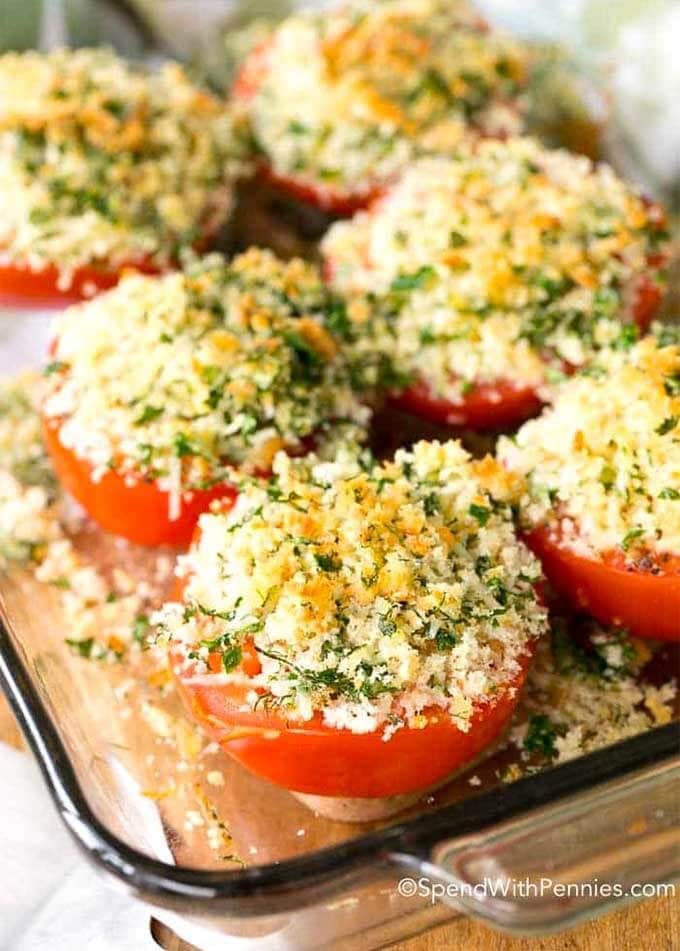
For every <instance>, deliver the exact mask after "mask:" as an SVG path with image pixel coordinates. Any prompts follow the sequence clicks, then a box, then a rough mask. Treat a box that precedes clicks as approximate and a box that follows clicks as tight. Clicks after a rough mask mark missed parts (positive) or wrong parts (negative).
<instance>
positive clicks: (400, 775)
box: [172, 652, 531, 798]
mask: <svg viewBox="0 0 680 951" xmlns="http://www.w3.org/2000/svg"><path fill="white" fill-rule="evenodd" d="M530 659H531V652H529V653H527V654H526V655H525V656H524V657H523V658H522V659H521V660H520V664H521V670H520V672H519V673H518V675H517V676H516V677H515V679H514V680H513V681H512V683H511V684H509V685H508V687H507V688H506V689H505V690H504V691H502V692H500V693H499V694H498V695H497V696H496V699H495V702H494V703H480V704H477V705H476V706H475V709H474V712H473V715H472V721H471V723H470V729H469V730H468V732H463V731H462V730H460V729H459V728H458V727H457V726H456V725H455V724H454V722H453V721H452V720H451V719H450V718H449V717H448V716H447V715H446V714H444V713H441V714H439V718H438V719H437V720H436V722H433V723H430V724H429V725H428V726H426V727H425V728H424V729H412V728H409V727H404V728H402V729H400V730H397V731H396V732H395V733H394V734H393V735H392V736H391V738H390V739H389V740H384V739H383V738H382V733H381V732H374V733H352V732H351V731H349V730H339V729H334V728H333V727H328V726H324V724H323V722H322V720H321V717H320V715H316V716H315V717H314V719H312V720H311V721H310V722H308V723H304V724H292V723H289V722H287V721H286V720H285V719H284V718H283V717H281V716H280V715H277V714H276V713H271V712H268V711H266V710H264V709H257V710H255V711H253V710H252V709H250V708H248V702H247V700H246V694H247V692H248V687H247V681H246V683H244V684H242V685H241V686H240V689H239V686H238V685H236V684H231V683H229V684H225V683H224V682H219V681H218V678H217V677H216V682H215V683H214V684H213V683H211V682H210V677H211V675H210V674H206V675H204V676H201V677H198V678H196V679H192V676H191V671H185V670H183V669H182V666H181V663H180V662H179V658H178V657H177V656H175V657H173V659H172V660H173V663H172V666H173V669H174V672H175V677H176V681H177V685H178V690H179V693H180V695H181V697H182V699H183V700H184V702H185V704H186V706H187V709H188V710H189V711H190V712H191V714H192V715H193V717H194V719H195V720H196V721H197V722H198V723H199V724H200V725H201V726H202V727H203V729H204V730H205V731H206V732H207V734H208V735H209V736H210V737H211V738H212V739H214V740H215V741H216V742H217V743H219V744H220V746H221V747H222V749H223V750H224V751H225V752H226V753H228V754H229V755H230V756H232V757H233V758H234V759H236V760H237V761H238V762H239V763H241V765H243V766H245V767H246V769H249V770H250V771H251V772H253V773H255V774H256V775H257V776H259V777H261V778H262V779H265V780H267V781H268V782H271V783H274V784H275V785H277V786H282V787H283V788H285V789H290V790H293V791H294V792H301V793H308V794H310V795H318V796H342V797H361V798H382V797H385V796H394V795H401V794H404V793H410V792H415V791H417V790H420V789H423V790H424V789H427V788H428V787H429V786H432V785H433V784H435V783H437V782H440V781H442V780H444V779H445V778H446V777H447V776H449V775H451V774H452V773H453V772H454V771H455V770H457V769H459V768H460V767H462V766H464V765H465V764H466V763H469V762H471V761H472V760H473V759H474V758H476V757H477V756H478V755H479V754H480V753H481V752H482V751H483V750H484V749H486V748H487V747H488V746H489V745H490V744H491V743H493V741H494V740H495V739H497V738H498V737H499V736H500V735H501V733H502V732H503V729H504V727H505V726H506V724H507V723H508V720H509V719H510V716H511V715H512V712H513V710H514V708H515V705H516V703H517V700H518V697H519V692H520V690H521V687H522V685H523V683H524V680H525V678H526V674H527V671H528V668H529V663H530ZM247 663H248V671H250V672H254V667H253V662H252V658H251V657H250V656H249V657H248V658H247ZM214 666H215V665H213V664H212V663H211V664H210V667H211V668H213V669H214ZM258 666H259V665H258ZM217 669H219V666H218V665H217ZM245 672H246V671H244V673H245ZM218 676H219V675H218ZM244 707H246V709H244ZM431 714H432V715H433V716H437V712H436V711H434V710H433V711H431Z"/></svg>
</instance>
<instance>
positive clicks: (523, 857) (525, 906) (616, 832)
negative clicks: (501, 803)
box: [390, 758, 680, 935]
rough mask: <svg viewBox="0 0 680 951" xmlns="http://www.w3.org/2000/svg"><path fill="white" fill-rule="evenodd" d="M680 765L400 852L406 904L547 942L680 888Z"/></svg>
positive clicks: (671, 763) (395, 855) (665, 764)
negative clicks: (556, 933) (427, 903)
mask: <svg viewBox="0 0 680 951" xmlns="http://www.w3.org/2000/svg"><path fill="white" fill-rule="evenodd" d="M679 782H680V759H678V758H675V759H671V760H665V761H662V762H660V763H658V764H657V765H656V766H655V767H653V768H652V769H646V770H644V771H642V772H637V773H633V774H632V775H630V776H627V777H625V778H623V779H621V780H619V781H618V782H617V783H616V784H615V785H612V784H611V783H610V784H608V785H606V786H605V785H599V786H595V787H593V788H592V789H591V790H590V791H589V792H587V793H585V794H583V793H581V794H580V795H579V796H578V797H575V796H570V797H567V798H565V799H560V800H559V801H558V802H557V803H553V804H551V805H548V806H545V807H543V808H541V809H539V810H537V811H535V812H533V813H531V814H530V815H526V814H525V815H520V816H518V817H517V818H516V819H513V820H510V821H506V822H502V823H498V824H496V825H494V826H492V827H491V828H490V829H487V830H484V831H483V832H481V833H475V834H470V835H462V836H456V835H453V836H451V837H448V838H442V839H441V841H439V842H438V843H436V844H435V845H433V846H431V847H429V848H427V849H425V850H423V851H422V852H419V850H417V849H414V850H413V851H411V850H410V849H409V850H408V851H402V852H396V851H395V852H392V853H391V854H390V860H391V861H392V862H393V863H395V864H396V865H397V866H398V867H399V870H400V872H399V873H400V875H401V876H402V877H401V878H400V880H399V883H398V891H399V893H400V895H402V897H408V896H409V895H412V896H413V897H414V898H416V897H418V898H420V899H422V898H423V897H426V898H429V899H430V900H431V901H432V902H435V901H442V902H445V903H447V904H450V905H451V906H453V907H455V908H456V909H458V910H459V911H463V912H464V913H465V914H468V915H472V916H473V917H476V918H479V919H483V920H484V921H486V922H487V923H488V924H491V925H493V926H495V927H497V928H502V929H503V930H507V931H511V932H515V933H519V934H526V935H530V934H539V933H540V934H545V933H546V932H547V931H551V930H558V929H559V930H562V929H564V928H569V927H572V926H573V925H574V924H576V923H578V922H579V921H581V920H583V919H588V918H592V917H594V916H596V915H599V914H602V913H604V912H605V911H607V910H609V909H611V908H612V907H614V906H618V905H623V904H626V903H628V902H631V901H634V900H636V899H640V898H650V897H654V896H663V895H671V896H672V895H674V894H675V889H676V885H675V882H676V881H678V880H679V879H680V833H679V828H678V827H679V823H678V819H679V818H680V815H679V814H680V795H679V793H678V789H679V788H680V786H679Z"/></svg>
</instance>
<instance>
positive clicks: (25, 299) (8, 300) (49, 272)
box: [0, 260, 160, 310]
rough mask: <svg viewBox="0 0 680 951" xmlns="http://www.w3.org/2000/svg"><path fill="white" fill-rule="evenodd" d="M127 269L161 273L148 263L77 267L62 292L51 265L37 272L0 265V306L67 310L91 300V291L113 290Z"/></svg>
mask: <svg viewBox="0 0 680 951" xmlns="http://www.w3.org/2000/svg"><path fill="white" fill-rule="evenodd" d="M128 268H131V269H134V270H136V271H140V272H141V273H142V274H158V273H160V271H159V269H158V268H157V267H155V266H154V265H153V264H152V263H151V262H150V261H148V260H146V261H144V260H140V261H138V262H136V263H130V264H128V265H124V266H121V267H120V268H118V269H116V270H107V269H105V268H97V267H92V266H85V267H80V268H77V269H76V270H75V271H74V273H73V278H72V281H71V285H70V287H69V288H68V289H66V290H61V289H60V288H59V286H58V285H59V271H58V269H57V268H56V267H55V266H54V265H52V264H48V265H47V266H46V267H44V268H42V269H41V270H40V271H32V270H31V269H30V268H28V267H21V266H15V265H0V307H12V308H19V309H24V310H30V309H38V308H45V309H49V310H52V309H57V308H61V307H68V306H69V305H70V304H76V303H78V301H81V300H87V299H88V298H89V297H92V288H94V289H95V292H97V293H98V292H99V291H105V290H108V289H109V288H111V287H115V285H116V284H117V283H118V281H119V279H120V276H121V274H122V272H123V271H124V270H126V269H128Z"/></svg>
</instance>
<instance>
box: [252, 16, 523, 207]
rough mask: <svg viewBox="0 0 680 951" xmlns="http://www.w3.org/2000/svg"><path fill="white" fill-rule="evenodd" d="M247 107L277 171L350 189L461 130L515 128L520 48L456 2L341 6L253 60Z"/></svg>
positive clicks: (291, 23)
mask: <svg viewBox="0 0 680 951" xmlns="http://www.w3.org/2000/svg"><path fill="white" fill-rule="evenodd" d="M257 55H261V56H262V57H263V59H264V69H263V75H262V77H261V78H260V79H261V81H259V84H258V83H257V82H256V85H257V86H258V88H257V89H256V91H255V94H254V95H253V96H252V97H251V98H249V100H248V102H247V104H246V108H247V111H248V115H249V118H250V123H251V126H252V129H253V133H254V136H255V140H256V143H257V145H258V146H259V148H260V149H261V150H262V152H263V153H264V154H265V156H266V157H267V160H268V161H269V162H270V164H271V165H272V166H273V168H274V169H275V170H276V171H277V172H279V173H283V174H295V175H296V176H298V177H302V178H309V179H310V180H312V181H314V182H317V183H321V184H325V185H330V186H334V187H339V188H344V189H350V190H352V191H357V190H358V191H361V190H364V189H370V188H371V187H372V186H373V185H375V184H376V183H377V182H382V181H385V180H386V179H388V178H390V177H392V176H393V175H394V174H395V172H397V171H398V170H399V169H401V168H403V167H404V166H405V165H406V164H408V162H409V161H411V160H412V159H413V158H414V157H416V156H417V155H418V154H423V153H431V152H440V151H444V152H448V151H450V150H451V148H453V147H455V145H457V144H458V143H459V141H460V140H461V138H463V137H464V135H465V134H466V132H467V131H468V129H469V128H471V127H472V128H475V129H476V130H481V131H482V132H484V133H487V134H489V133H491V134H497V133H499V132H505V133H507V132H509V131H518V128H519V127H520V119H519V117H518V110H517V105H516V103H515V102H513V99H515V100H516V98H517V96H518V93H519V91H520V90H521V89H522V87H523V85H524V82H525V73H526V53H525V52H524V50H523V49H522V48H521V47H520V46H519V45H518V44H516V43H515V42H514V41H512V40H510V39H509V38H507V37H505V36H502V35H499V34H497V33H493V32H490V31H489V30H488V29H487V28H486V27H485V26H483V25H482V24H481V22H480V20H479V18H478V17H477V15H476V14H475V13H474V12H473V11H472V10H471V9H470V8H469V7H468V6H467V4H466V3H463V2H453V3H451V2H448V0H390V2H381V3H374V2H371V3H368V2H363V0H362V2H352V3H348V4H343V5H342V7H341V8H339V9H338V10H335V11H332V12H330V13H329V12H328V11H324V12H323V13H309V12H306V13H301V14H297V15H295V16H292V17H289V18H288V19H287V20H285V21H284V22H283V23H282V24H281V25H280V26H279V28H278V29H277V30H276V32H275V34H274V36H273V38H272V39H271V41H270V43H269V45H268V46H267V47H266V49H265V50H263V52H262V53H261V54H257Z"/></svg>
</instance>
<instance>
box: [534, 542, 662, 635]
mask: <svg viewBox="0 0 680 951" xmlns="http://www.w3.org/2000/svg"><path fill="white" fill-rule="evenodd" d="M525 540H526V543H527V545H528V546H529V547H530V548H531V550H532V551H533V552H534V554H535V555H536V556H537V557H538V558H539V559H540V561H541V563H542V565H543V569H544V571H545V574H546V576H547V577H548V580H549V581H550V583H551V584H552V585H553V587H554V588H555V590H556V591H558V592H560V593H561V594H562V595H563V596H564V597H565V598H567V600H568V601H569V602H570V603H571V604H572V606H573V607H575V608H576V609H577V610H579V611H586V612H587V613H589V614H591V615H592V616H593V617H594V618H595V619H596V620H597V621H599V622H600V623H601V624H604V625H607V626H614V627H623V628H625V629H626V630H627V631H629V633H630V634H633V635H635V636H636V637H647V638H653V639H655V640H665V641H680V555H668V556H663V555H657V556H655V557H649V558H647V559H645V560H644V561H643V562H638V563H636V564H634V565H628V564H627V563H626V561H625V558H624V554H623V552H616V551H613V552H608V553H606V554H605V555H604V556H603V557H602V558H600V559H596V558H587V557H584V556H583V555H580V554H576V553H575V552H574V551H572V550H571V549H570V548H568V547H567V546H566V545H565V544H564V543H563V541H562V540H561V539H560V535H559V532H555V531H554V530H552V529H551V528H549V527H547V526H541V527H539V528H536V529H534V530H533V531H532V532H530V533H529V534H528V535H527V537H526V539H525Z"/></svg>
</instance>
